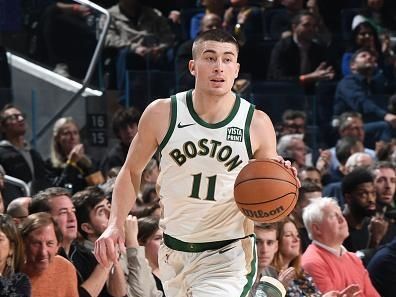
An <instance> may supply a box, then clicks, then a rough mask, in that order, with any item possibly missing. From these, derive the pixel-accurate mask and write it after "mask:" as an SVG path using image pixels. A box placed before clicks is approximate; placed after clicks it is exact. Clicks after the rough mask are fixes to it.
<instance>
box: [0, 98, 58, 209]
mask: <svg viewBox="0 0 396 297" xmlns="http://www.w3.org/2000/svg"><path fill="white" fill-rule="evenodd" d="M25 118H26V117H25V114H24V113H23V112H21V111H20V110H19V109H18V108H16V107H15V106H13V105H11V104H7V105H6V106H4V108H3V109H2V110H1V111H0V129H1V132H2V136H3V140H1V141H0V165H2V166H3V168H4V170H5V173H6V174H7V175H10V176H12V177H16V178H19V179H21V180H22V181H24V182H25V183H27V184H29V185H30V186H31V190H32V192H33V193H35V192H37V191H39V190H41V189H44V188H46V187H48V186H49V185H50V184H51V182H50V178H49V171H48V170H47V168H46V166H45V163H44V161H43V159H42V157H41V155H40V154H39V153H38V152H37V151H36V150H34V149H33V148H32V147H30V145H29V144H28V143H27V142H26V140H25V134H26V131H27V125H26V120H25ZM12 198H15V197H7V195H5V197H4V199H5V204H6V205H7V204H8V203H9V201H10V200H12Z"/></svg>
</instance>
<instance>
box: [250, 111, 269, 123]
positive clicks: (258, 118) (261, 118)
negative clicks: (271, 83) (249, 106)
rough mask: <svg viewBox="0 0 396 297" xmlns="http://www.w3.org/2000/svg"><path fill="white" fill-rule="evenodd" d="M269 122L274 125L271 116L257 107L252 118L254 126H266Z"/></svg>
mask: <svg viewBox="0 0 396 297" xmlns="http://www.w3.org/2000/svg"><path fill="white" fill-rule="evenodd" d="M268 124H271V125H272V122H271V119H270V117H269V116H268V115H267V114H266V113H265V112H264V111H262V110H259V109H255V110H254V113H253V118H252V126H253V127H256V126H257V127H260V126H263V125H264V126H266V125H268Z"/></svg>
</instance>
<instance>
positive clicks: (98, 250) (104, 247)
mask: <svg viewBox="0 0 396 297" xmlns="http://www.w3.org/2000/svg"><path fill="white" fill-rule="evenodd" d="M120 251H122V252H125V243H124V230H123V228H122V227H121V228H120V227H118V226H114V225H109V226H108V227H107V228H106V230H105V231H104V232H103V233H102V235H101V236H100V237H99V238H98V240H96V242H95V250H94V253H95V258H96V260H97V261H98V262H99V264H100V265H103V266H105V267H110V266H111V265H112V263H115V262H116V261H117V260H118V259H117V257H118V254H119V252H120Z"/></svg>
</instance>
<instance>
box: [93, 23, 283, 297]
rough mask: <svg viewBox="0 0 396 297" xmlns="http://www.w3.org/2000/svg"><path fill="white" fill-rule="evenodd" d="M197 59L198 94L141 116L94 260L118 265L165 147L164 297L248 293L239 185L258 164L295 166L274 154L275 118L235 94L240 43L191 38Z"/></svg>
mask: <svg viewBox="0 0 396 297" xmlns="http://www.w3.org/2000/svg"><path fill="white" fill-rule="evenodd" d="M192 53H193V60H191V61H190V62H189V65H188V67H189V70H190V72H191V74H192V75H193V76H195V89H194V90H190V91H187V92H183V93H178V94H176V95H175V96H172V97H171V98H170V99H169V98H168V99H160V100H156V101H154V102H153V103H151V104H150V105H149V106H148V107H147V108H146V110H145V111H144V113H143V115H142V117H141V120H140V122H139V127H138V133H137V135H136V136H135V138H134V139H133V141H132V143H131V146H130V149H129V153H128V157H127V160H126V162H125V164H124V166H123V167H122V169H121V171H120V173H119V175H118V177H117V180H116V183H115V188H114V192H113V200H112V203H113V204H112V208H111V215H110V221H109V226H108V228H107V229H106V231H105V232H104V233H103V234H102V236H101V237H100V238H99V239H98V240H97V242H96V244H95V255H96V258H97V259H98V261H99V262H100V263H101V264H103V265H105V266H109V265H111V262H112V261H116V253H117V249H118V248H122V247H123V246H124V239H123V234H124V232H123V231H122V226H123V225H124V221H125V218H126V216H127V214H128V212H129V210H130V209H131V208H132V206H133V204H134V202H135V199H136V194H137V192H138V189H139V181H140V175H141V172H142V170H143V169H144V167H145V165H146V163H147V162H148V161H149V160H150V158H151V156H152V155H153V153H154V152H155V151H156V149H157V148H159V149H160V151H161V156H162V158H161V163H160V168H161V172H160V176H159V178H158V184H159V189H160V190H159V194H160V197H161V199H162V204H163V222H162V224H163V227H164V244H163V245H162V246H161V248H160V251H159V257H158V261H159V267H160V274H161V281H162V283H163V286H164V290H165V294H166V295H167V296H172V297H178V296H194V297H196V296H198V297H209V296H210V297H212V296H229V297H232V296H246V295H247V293H248V292H249V290H250V287H251V285H252V283H253V281H254V279H255V274H256V267H255V266H256V265H255V263H256V261H257V259H256V258H255V257H256V252H255V246H254V237H253V235H252V234H253V227H254V226H253V223H252V221H250V220H249V219H247V218H246V217H244V216H243V215H242V213H241V212H240V211H239V210H238V208H237V206H236V204H235V201H234V198H233V185H234V181H235V178H236V176H237V174H238V173H239V171H240V170H241V169H242V167H243V166H244V165H246V164H247V163H248V162H249V159H252V158H256V159H263V158H272V159H276V160H278V161H279V162H283V163H285V165H286V166H287V167H290V163H289V162H285V161H283V159H282V158H281V157H279V156H277V153H276V138H275V132H274V128H273V125H272V123H271V120H270V119H269V117H268V116H267V115H266V114H265V113H263V112H261V111H258V110H254V107H253V106H252V105H251V104H250V103H248V102H247V101H245V100H243V99H241V98H240V97H239V96H237V95H235V94H234V93H232V92H231V88H232V85H233V82H234V80H235V78H236V77H237V76H238V71H239V64H238V62H237V57H238V44H237V42H236V40H235V39H234V38H233V37H232V36H231V35H229V34H228V33H226V32H225V31H222V30H219V29H214V30H210V31H207V32H204V33H203V34H201V35H200V36H199V37H198V38H197V39H196V40H195V42H194V44H193V48H192Z"/></svg>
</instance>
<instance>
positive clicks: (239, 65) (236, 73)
mask: <svg viewBox="0 0 396 297" xmlns="http://www.w3.org/2000/svg"><path fill="white" fill-rule="evenodd" d="M240 68H241V64H239V63H237V67H236V70H235V78H238V75H239V69H240Z"/></svg>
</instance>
